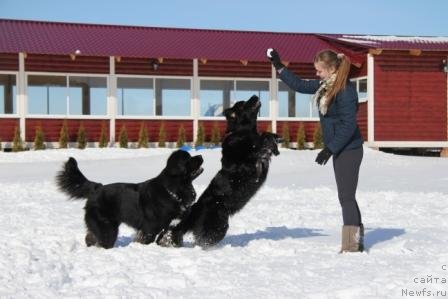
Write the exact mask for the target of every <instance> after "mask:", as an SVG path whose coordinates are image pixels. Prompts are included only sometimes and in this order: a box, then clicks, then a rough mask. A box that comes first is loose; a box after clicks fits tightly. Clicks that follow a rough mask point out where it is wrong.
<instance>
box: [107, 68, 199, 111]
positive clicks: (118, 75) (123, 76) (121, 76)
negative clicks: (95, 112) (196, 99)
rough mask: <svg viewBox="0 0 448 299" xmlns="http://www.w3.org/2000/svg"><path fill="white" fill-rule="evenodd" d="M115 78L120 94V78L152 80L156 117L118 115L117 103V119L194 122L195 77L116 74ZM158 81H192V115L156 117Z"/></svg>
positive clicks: (116, 96) (116, 95)
mask: <svg viewBox="0 0 448 299" xmlns="http://www.w3.org/2000/svg"><path fill="white" fill-rule="evenodd" d="M115 78H116V80H117V88H116V92H118V79H119V78H127V79H130V78H136V79H152V82H153V83H152V84H153V93H152V105H153V107H152V109H153V111H154V115H121V114H118V103H117V115H116V119H142V120H193V118H194V117H193V103H192V99H193V77H191V76H145V75H132V74H115ZM156 79H174V80H176V79H182V80H185V79H187V80H190V115H187V116H185V115H178V116H176V115H172V116H167V115H155V113H156ZM114 96H115V98H116V99H117V100H118V94H117V93H115V94H114Z"/></svg>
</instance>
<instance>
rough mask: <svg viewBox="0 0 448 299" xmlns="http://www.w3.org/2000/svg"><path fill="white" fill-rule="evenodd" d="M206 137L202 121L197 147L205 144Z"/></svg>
mask: <svg viewBox="0 0 448 299" xmlns="http://www.w3.org/2000/svg"><path fill="white" fill-rule="evenodd" d="M204 139H205V132H204V125H203V124H202V123H201V124H200V125H199V128H198V134H197V136H196V145H195V146H196V147H198V146H203V145H204Z"/></svg>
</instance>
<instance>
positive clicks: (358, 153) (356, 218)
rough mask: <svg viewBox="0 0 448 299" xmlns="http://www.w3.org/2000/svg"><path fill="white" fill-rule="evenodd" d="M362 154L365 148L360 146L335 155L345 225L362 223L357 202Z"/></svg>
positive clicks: (335, 169) (335, 170) (334, 162)
mask: <svg viewBox="0 0 448 299" xmlns="http://www.w3.org/2000/svg"><path fill="white" fill-rule="evenodd" d="M362 156H363V148H362V147H360V148H356V149H351V150H344V151H342V152H341V153H340V154H339V155H337V156H336V158H335V157H333V168H334V175H335V177H336V185H337V187H338V197H339V202H340V204H341V207H342V218H343V220H344V225H355V226H359V225H360V224H361V223H362V221H361V212H360V211H359V207H358V203H357V202H356V188H357V186H358V175H359V167H360V166H361V161H362Z"/></svg>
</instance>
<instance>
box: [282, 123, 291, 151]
mask: <svg viewBox="0 0 448 299" xmlns="http://www.w3.org/2000/svg"><path fill="white" fill-rule="evenodd" d="M282 138H283V144H282V147H286V148H289V142H290V140H291V138H290V136H289V125H288V123H284V124H283V133H282Z"/></svg>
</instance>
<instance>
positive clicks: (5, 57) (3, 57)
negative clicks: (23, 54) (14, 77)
mask: <svg viewBox="0 0 448 299" xmlns="http://www.w3.org/2000/svg"><path fill="white" fill-rule="evenodd" d="M0 70H2V71H18V70H19V54H15V53H0Z"/></svg>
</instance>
